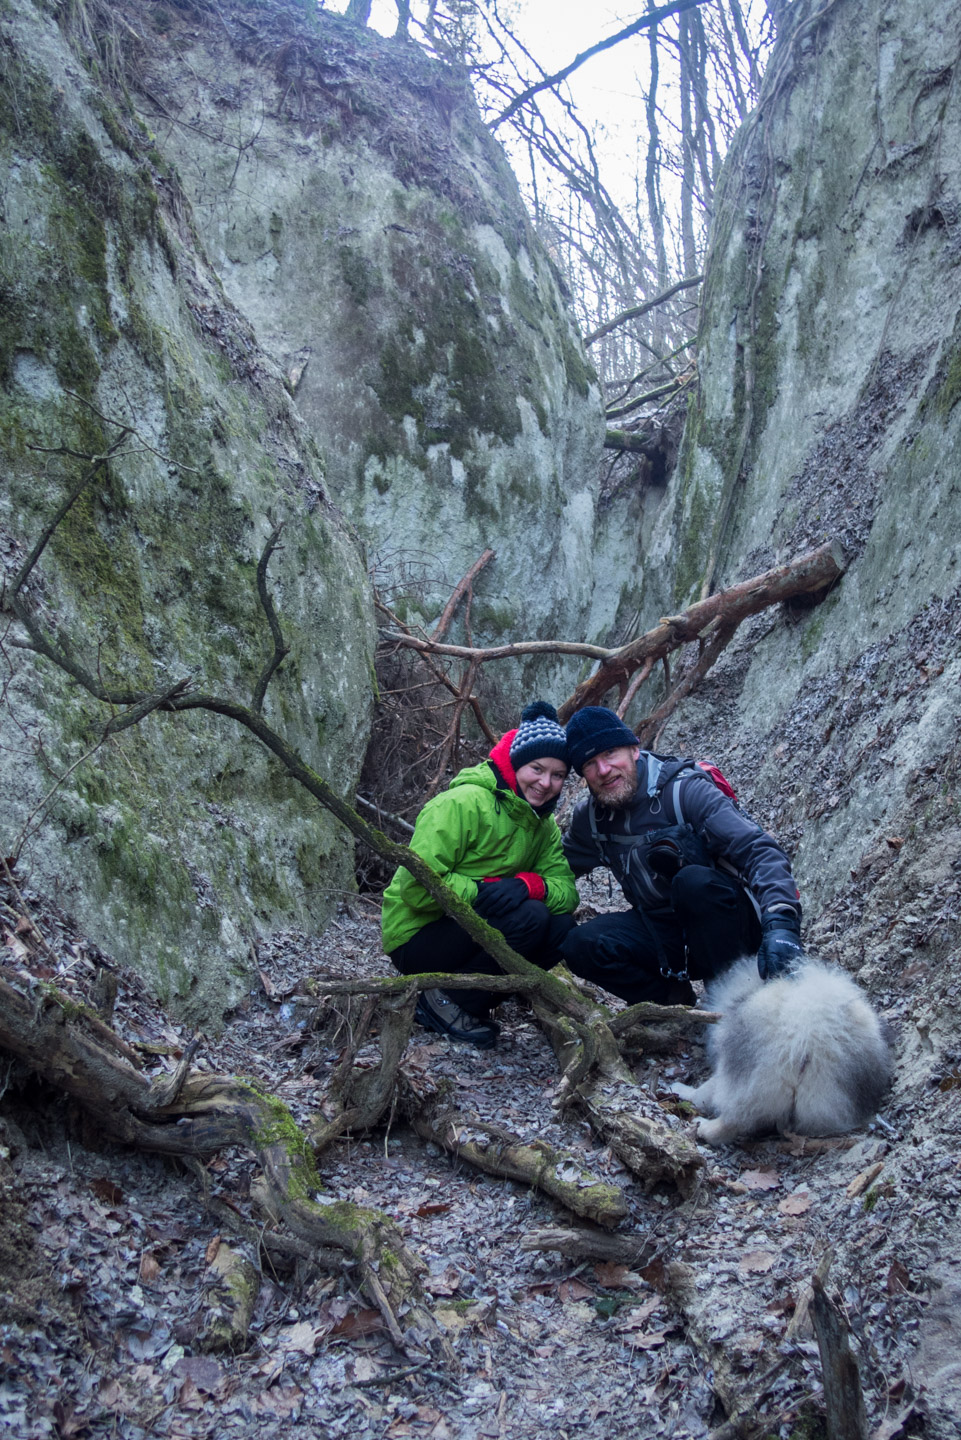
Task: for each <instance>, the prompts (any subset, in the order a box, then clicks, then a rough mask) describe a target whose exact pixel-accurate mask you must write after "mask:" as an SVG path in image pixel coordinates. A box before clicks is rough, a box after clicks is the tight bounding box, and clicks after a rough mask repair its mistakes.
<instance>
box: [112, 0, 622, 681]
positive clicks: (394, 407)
mask: <svg viewBox="0 0 961 1440" xmlns="http://www.w3.org/2000/svg"><path fill="white" fill-rule="evenodd" d="M114 8H115V9H117V10H118V11H119V12H120V13H121V14H122V15H123V17H124V19H125V20H126V22H127V25H128V27H129V30H130V32H131V33H136V34H137V35H139V36H141V37H142V38H141V41H140V43H139V46H136V47H134V46H132V47H131V48H132V49H135V50H136V52H137V57H136V64H134V65H132V66H131V77H132V79H131V83H132V85H133V86H134V93H135V96H136V100H137V104H138V107H139V108H140V109H141V111H142V113H143V115H144V117H145V119H146V120H147V123H148V124H149V125H150V128H151V129H152V130H153V131H155V133H156V136H157V144H158V147H159V148H160V149H161V151H162V152H163V154H164V155H165V157H167V158H168V159H169V160H170V161H171V162H172V163H173V164H175V166H176V168H177V171H178V174H179V175H180V176H181V178H182V180H183V184H184V186H185V188H186V190H187V192H188V194H189V196H190V199H191V205H192V212H193V215H194V217H195V220H196V224H197V226H198V229H199V232H200V234H201V237H202V239H203V243H204V246H205V248H206V250H207V252H208V254H209V256H210V258H211V260H212V262H213V264H214V266H215V268H216V269H217V272H218V274H219V276H220V278H221V280H222V282H223V285H224V288H225V290H226V292H227V294H228V295H229V296H230V297H231V299H232V300H233V301H234V303H235V304H236V305H237V306H238V308H239V309H241V310H242V311H243V313H244V314H245V315H246V316H247V317H248V318H249V319H250V321H251V322H252V324H253V326H254V329H255V331H256V333H257V336H258V338H259V340H260V341H261V342H262V343H263V345H264V346H265V348H266V349H267V350H268V351H269V353H270V354H271V355H273V356H274V358H275V359H276V360H277V362H278V364H279V365H281V366H282V367H283V369H284V370H285V372H286V374H287V377H288V383H289V386H290V388H291V390H292V391H293V392H294V393H295V395H296V401H297V407H298V410H299V412H300V414H302V415H303V417H304V419H305V420H306V422H307V424H308V425H309V426H310V428H311V430H312V432H313V434H314V436H315V437H316V439H317V441H318V444H319V445H320V446H321V448H322V451H323V453H324V456H325V459H326V463H327V474H328V479H329V482H330V485H331V488H332V491H333V493H334V495H335V497H336V499H337V501H338V503H339V504H340V505H341V506H342V507H343V508H344V510H345V512H346V513H347V514H348V515H349V516H350V518H351V520H352V521H353V523H354V524H355V525H356V526H357V528H358V530H359V532H360V533H361V534H362V535H363V537H364V539H365V540H366V542H367V545H368V553H369V560H370V564H371V568H372V570H373V573H374V576H375V579H376V581H377V583H378V585H379V586H380V587H382V588H383V590H384V591H385V593H386V595H387V596H388V598H389V599H390V600H391V602H392V604H393V606H394V607H395V608H396V609H397V610H398V612H399V613H400V614H401V616H402V617H408V616H412V615H421V616H423V617H424V618H427V619H429V618H436V616H437V614H438V613H439V610H440V607H441V605H442V604H443V602H444V601H445V600H446V599H447V597H448V595H449V594H450V591H451V589H452V588H453V586H454V585H455V584H456V582H457V581H458V580H459V579H460V577H461V576H462V575H463V574H464V573H465V572H466V571H467V569H468V568H469V566H470V565H471V564H472V563H473V561H474V560H476V559H477V557H478V556H479V555H480V554H481V552H482V551H483V550H484V549H485V548H486V547H487V546H492V547H493V548H494V549H495V550H496V554H497V558H496V562H495V564H494V565H493V566H491V567H490V568H489V569H488V570H487V571H486V572H485V573H484V575H483V576H482V577H481V578H480V580H479V581H478V583H477V586H476V597H475V601H474V605H473V610H472V623H473V632H474V636H475V638H476V639H477V641H478V642H479V643H493V642H497V641H501V640H504V639H515V638H517V636H518V635H525V636H530V637H542V636H545V637H546V636H553V635H562V636H580V635H581V634H583V633H584V629H585V625H586V624H587V623H588V619H589V615H590V605H591V597H592V575H593V568H594V567H593V563H592V544H593V539H594V515H595V508H596V482H597V473H598V465H599V460H600V454H601V450H600V445H601V439H602V435H603V420H602V416H601V408H600V397H599V393H598V389H597V386H596V383H595V377H594V374H593V372H592V370H591V369H590V367H589V365H588V364H587V362H586V361H585V358H584V352H583V349H582V347H581V343H580V339H579V337H578V335H577V333H576V331H575V329H574V328H573V325H572V322H571V320H570V318H569V316H568V314H567V311H566V309H565V302H564V296H563V294H562V291H561V287H560V284H559V280H558V276H557V274H556V272H555V270H554V268H553V266H552V264H551V262H550V260H549V259H548V257H547V255H546V253H545V251H544V249H543V247H542V246H541V245H540V244H539V242H538V240H537V238H536V236H535V235H534V234H533V232H532V229H531V226H530V223H529V221H528V219H527V216H526V213H525V210H524V207H523V204H522V201H521V198H520V194H519V192H518V187H517V183H516V181H515V179H514V176H513V174H512V173H511V171H510V169H509V167H508V165H507V163H506V160H505V158H504V155H503V153H502V151H501V149H500V147H499V145H497V144H496V143H495V142H494V141H493V140H492V139H491V137H490V135H489V134H488V132H487V130H486V129H485V127H484V126H483V125H482V123H481V121H480V117H479V115H478V112H477V108H476V104H475V102H474V99H473V96H472V94H471V91H470V88H469V85H468V83H467V79H466V76H465V75H462V74H460V73H459V72H457V71H456V70H453V69H451V68H448V67H445V66H442V65H440V64H439V63H437V62H436V61H433V60H431V59H429V58H428V57H427V56H426V55H425V54H424V53H423V52H422V51H421V50H420V49H419V48H418V47H417V46H415V45H413V44H410V43H408V42H405V41H401V40H387V39H384V38H383V37H381V36H379V35H377V34H375V33H374V32H372V31H369V30H366V29H364V28H363V27H361V26H358V25H356V24H351V23H350V22H348V21H346V20H342V19H341V18H340V17H338V16H336V15H330V14H327V13H325V12H323V11H316V12H313V13H312V14H309V15H305V14H304V7H303V6H299V5H296V4H292V3H275V4H271V5H269V6H264V5H260V4H255V3H253V0H249V3H246V4H235V5H233V6H231V7H230V8H229V10H227V11H223V10H221V9H220V8H216V9H215V8H214V7H210V8H209V9H208V7H207V6H204V5H193V6H189V7H182V8H179V9H173V8H168V10H167V12H166V19H165V22H164V27H163V30H162V33H158V30H157V26H156V23H155V21H154V18H153V17H154V16H155V14H156V7H155V6H153V5H148V4H145V3H143V0H124V3H123V4H121V5H120V6H117V7H114ZM561 677H563V678H561ZM572 678H573V675H572V671H571V667H570V666H569V665H568V666H567V667H566V670H564V669H563V668H561V669H560V670H559V672H558V677H557V678H556V682H555V679H554V677H551V676H549V675H545V674H544V668H543V666H542V667H541V671H540V683H541V684H545V685H547V686H550V685H551V684H552V683H556V685H557V686H558V687H560V688H561V689H562V688H563V686H565V685H567V686H568V688H569V686H570V682H571V680H572ZM516 683H517V682H516V677H515V686H516ZM520 688H521V689H522V688H523V687H520Z"/></svg>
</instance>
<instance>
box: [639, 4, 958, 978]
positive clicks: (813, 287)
mask: <svg viewBox="0 0 961 1440" xmlns="http://www.w3.org/2000/svg"><path fill="white" fill-rule="evenodd" d="M784 14H785V20H784V28H783V32H782V34H781V36H780V38H779V42H778V46H777V49H776V51H775V54H774V58H773V60H772V62H771V65H770V67H769V70H768V73H767V76H766V79H765V83H764V90H763V96H762V101H761V105H760V108H759V110H758V112H757V114H756V115H755V116H754V117H753V118H752V119H751V121H750V123H749V124H748V125H747V126H746V127H745V128H744V130H743V131H742V133H741V134H740V136H739V139H738V142H737V144H736V145H735V147H734V149H733V151H732V154H731V155H730V157H729V160H728V162H727V166H726V170H725V173H724V179H723V184H722V187H721V190H720V193H719V195H718V199H717V218H716V223H715V227H714V232H713V236H712V241H711V251H710V257H709V263H708V268H707V281H706V285H705V304H704V322H703V329H702V334H701V342H700V353H699V389H698V392H697V397H696V400H695V402H694V404H693V405H692V408H691V411H690V415H689V420H688V425H687V430H686V434H685V439H684V443H683V448H682V454H681V458H680V463H679V468H678V471H677V473H676V474H675V476H674V478H673V480H672V484H671V491H670V496H669V500H668V503H667V504H666V505H665V507H664V509H663V510H662V512H661V515H660V517H659V521H658V526H657V530H656V534H655V537H654V541H653V543H652V546H651V550H650V552H649V554H648V557H647V558H648V572H647V576H646V583H647V587H648V588H647V595H648V602H649V607H650V610H651V613H654V614H657V613H659V610H660V609H667V608H669V607H675V606H677V605H679V604H682V603H684V602H686V601H687V600H689V599H690V598H691V597H692V596H695V595H696V594H697V592H698V590H699V587H700V585H701V584H702V582H703V580H704V579H705V578H707V579H708V580H709V581H713V582H714V583H717V584H721V583H727V582H730V581H731V580H733V579H735V578H743V577H744V576H746V575H750V574H752V573H755V572H757V571H758V570H760V569H763V568H765V567H766V566H767V565H769V564H773V563H775V562H776V561H777V560H779V559H786V558H789V557H791V556H793V555H796V554H798V553H800V552H801V551H803V550H805V549H807V548H810V547H811V546H813V545H814V544H816V543H818V542H820V541H821V540H822V539H824V538H827V537H836V538H838V539H839V540H841V542H842V543H843V545H844V547H845V549H846V551H847V554H848V560H849V568H848V571H847V573H846V575H845V576H844V578H843V580H842V582H841V583H840V584H839V585H838V586H837V588H836V589H835V591H834V592H833V593H832V594H831V595H830V596H829V597H828V599H827V601H826V602H825V603H824V604H823V605H822V606H821V607H819V608H817V609H814V610H809V611H802V610H795V611H793V612H792V613H790V614H788V613H785V614H782V615H780V616H778V617H777V618H774V617H772V616H768V617H766V618H762V619H759V620H758V621H757V622H755V624H754V625H753V627H752V629H751V630H750V632H749V633H748V634H746V635H745V636H743V637H741V639H740V640H739V642H738V643H737V644H736V645H735V646H734V647H732V649H731V650H730V651H729V652H728V654H727V656H726V657H725V659H724V661H723V663H722V664H721V665H720V666H719V667H718V670H717V673H716V675H715V678H714V680H713V681H712V683H711V684H710V685H709V686H708V687H706V689H705V690H704V691H703V693H702V695H701V697H700V698H699V699H698V700H697V701H696V702H695V703H692V704H689V705H688V707H687V709H686V711H685V713H684V714H683V715H682V716H681V717H679V719H678V721H677V723H676V725H675V726H674V728H673V730H672V732H671V733H670V734H669V736H668V738H667V740H666V741H665V743H666V744H670V745H673V746H677V745H680V746H682V747H687V746H690V747H692V748H703V749H717V748H718V739H719V737H721V744H722V745H723V746H724V758H725V760H726V762H727V763H728V764H729V765H731V766H732V767H733V769H734V770H735V772H736V773H737V777H738V778H739V780H740V782H741V784H742V786H743V787H744V789H745V798H746V799H747V800H748V801H749V802H750V805H751V808H752V810H753V811H754V813H755V814H757V816H758V818H759V819H761V820H763V821H766V822H768V823H769V824H771V825H772V826H773V827H774V828H775V829H776V830H777V832H778V833H779V834H780V835H781V836H782V837H783V838H784V839H785V841H786V842H787V843H788V845H789V846H790V847H791V848H792V849H795V848H796V853H797V872H798V875H799V878H800V882H801V888H802V892H803V898H804V901H805V904H806V906H807V907H808V913H809V915H811V916H814V915H817V914H819V913H821V914H822V915H826V914H831V915H833V921H832V923H836V922H837V919H838V915H839V914H840V913H843V914H844V916H845V918H846V920H847V921H850V920H851V919H852V918H853V919H854V920H856V921H858V924H859V925H860V926H861V930H856V931H855V932H854V937H853V938H851V939H850V940H849V942H848V943H849V948H850V955H849V958H853V959H854V961H855V962H856V961H857V957H858V953H859V950H858V946H859V943H860V942H859V941H858V939H857V936H858V935H859V934H861V936H862V939H863V935H864V934H866V933H867V932H868V929H869V928H870V927H872V926H873V927H874V928H875V929H877V927H880V929H879V931H878V933H881V932H882V931H884V932H886V933H887V935H888V936H889V937H890V940H889V944H890V945H892V946H898V945H900V946H902V947H903V948H904V953H913V948H915V947H917V946H918V945H920V946H921V947H922V949H923V950H924V955H923V956H922V957H921V958H934V957H936V956H937V955H945V954H947V953H948V950H949V949H950V946H951V943H952V942H951V940H950V936H951V934H952V933H954V934H955V935H956V931H952V929H951V927H950V926H947V927H946V926H945V924H944V923H943V921H944V916H946V915H947V914H948V911H944V914H943V915H942V918H941V921H940V922H939V921H938V920H937V916H938V915H940V914H941V912H942V910H943V905H942V904H941V902H940V901H936V899H935V898H933V896H934V891H933V890H932V888H931V887H932V885H934V884H935V882H936V881H938V877H939V876H940V880H941V881H943V882H944V884H945V885H947V886H949V887H950V885H951V884H952V883H953V884H954V891H951V892H950V893H955V892H956V890H957V883H956V872H957V868H958V864H959V860H961V831H959V827H958V819H957V809H958V785H959V755H958V721H959V714H961V687H959V680H961V656H959V643H958V637H959V626H961V566H959V563H958V562H959V556H961V479H959V476H961V405H959V403H958V402H959V400H961V182H959V176H961V84H959V76H958V55H959V51H961V13H959V11H958V9H957V6H955V5H953V4H950V3H948V0H935V3H934V4H933V5H931V6H927V7H924V8H919V7H916V6H904V5H900V4H894V3H887V0H833V3H829V4H828V5H819V4H809V3H807V0H800V3H797V4H794V5H792V6H790V7H787V9H786V10H785V12H784ZM952 864H953V865H954V867H955V876H954V879H953V880H952ZM891 867H893V869H892V868H891ZM889 872H890V873H889ZM882 874H884V875H886V877H887V878H886V879H885V880H884V883H883V885H881V884H880V876H881V875H882ZM926 874H929V875H930V876H931V877H933V878H932V879H931V880H930V881H928V880H925V878H924V877H925V875H926ZM869 876H870V879H868V877H869ZM896 876H901V877H903V880H902V881H897V880H896ZM875 880H877V881H878V886H877V887H875ZM938 883H940V882H938ZM899 886H901V888H898V887H899ZM925 896H926V897H927V898H924V897H925ZM825 907H827V908H825ZM832 907H833V908H832ZM925 907H927V908H929V909H930V911H931V915H930V917H929V919H930V922H931V923H927V922H925V921H922V919H921V915H922V911H923V910H924V908H925ZM902 908H903V909H904V912H905V914H906V920H905V921H904V922H902V921H901V920H900V919H899V912H900V911H901V909H902ZM949 909H950V906H949ZM908 922H913V926H912V924H911V923H908ZM919 937H921V938H920V939H919ZM954 943H956V942H954ZM927 946H930V947H931V948H928V949H925V947H927ZM861 953H863V951H862V952H861Z"/></svg>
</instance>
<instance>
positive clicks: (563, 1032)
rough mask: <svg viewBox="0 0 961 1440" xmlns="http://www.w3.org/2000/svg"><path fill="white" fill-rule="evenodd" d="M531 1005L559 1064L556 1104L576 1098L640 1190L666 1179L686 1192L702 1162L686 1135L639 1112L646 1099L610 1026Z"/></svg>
mask: <svg viewBox="0 0 961 1440" xmlns="http://www.w3.org/2000/svg"><path fill="white" fill-rule="evenodd" d="M652 1008H656V1007H652ZM677 1008H678V1007H676V1006H667V1007H664V1010H665V1018H667V1019H673V1018H674V1014H675V1012H676V1010H677ZM534 1009H535V1011H536V1012H537V1015H538V1018H539V1019H540V1021H541V1023H542V1024H543V1025H544V1027H545V1029H546V1030H547V1032H548V1034H549V1036H550V1038H551V1043H552V1045H553V1046H554V1051H555V1054H556V1055H557V1057H558V1060H559V1061H560V1064H561V1070H562V1078H561V1085H560V1089H559V1095H558V1101H557V1102H556V1103H558V1104H560V1105H565V1104H568V1103H570V1101H572V1100H574V1101H576V1102H577V1104H578V1105H580V1106H581V1108H582V1109H583V1110H584V1111H585V1112H586V1114H587V1116H588V1119H589V1120H590V1123H591V1128H592V1129H593V1131H594V1133H595V1135H597V1136H598V1137H599V1138H600V1139H602V1140H604V1141H606V1142H607V1144H609V1145H610V1147H611V1149H612V1150H613V1151H614V1153H615V1155H617V1156H618V1158H619V1159H620V1160H621V1161H622V1162H623V1163H624V1164H625V1165H626V1166H627V1167H628V1169H629V1170H630V1171H631V1172H632V1173H633V1174H634V1175H636V1176H637V1178H638V1179H639V1180H640V1182H641V1184H642V1185H643V1186H644V1188H645V1190H652V1189H653V1188H654V1186H655V1185H657V1184H659V1183H660V1182H661V1181H669V1182H670V1183H671V1184H674V1185H676V1186H677V1188H678V1190H680V1192H681V1194H682V1195H685V1196H686V1195H689V1194H690V1193H691V1191H692V1190H693V1189H694V1187H695V1185H696V1183H697V1179H698V1174H699V1172H700V1170H701V1169H702V1168H703V1165H704V1161H703V1159H702V1158H701V1155H700V1153H699V1151H698V1150H697V1147H696V1146H695V1145H693V1144H692V1143H691V1141H690V1140H688V1139H686V1138H685V1136H683V1135H682V1134H680V1133H679V1132H677V1131H674V1130H671V1129H670V1128H669V1127H668V1126H667V1125H666V1124H661V1123H659V1122H658V1121H656V1120H649V1119H647V1118H646V1117H645V1116H644V1115H643V1114H642V1113H640V1112H641V1109H642V1104H643V1103H644V1102H645V1101H646V1098H647V1097H646V1096H642V1093H641V1090H640V1087H639V1086H638V1085H637V1083H636V1081H635V1080H634V1077H633V1075H632V1074H631V1071H630V1069H629V1068H628V1066H627V1065H626V1063H625V1061H624V1058H623V1056H622V1055H621V1052H620V1049H619V1046H618V1043H617V1040H616V1038H615V1036H614V1035H613V1034H612V1033H611V1029H610V1026H609V1025H608V1024H607V1023H605V1022H604V1021H602V1020H601V1019H600V1016H598V1017H597V1018H595V1019H593V1021H592V1022H589V1023H586V1024H585V1023H580V1024H579V1023H577V1022H571V1021H570V1020H568V1019H567V1018H566V1017H564V1016H558V1015H557V1014H556V1012H554V1011H552V1010H551V1009H550V1008H549V1007H548V1006H546V1005H545V1004H544V1003H543V1001H542V1000H540V999H535V1001H534ZM597 1009H598V1011H600V1007H597Z"/></svg>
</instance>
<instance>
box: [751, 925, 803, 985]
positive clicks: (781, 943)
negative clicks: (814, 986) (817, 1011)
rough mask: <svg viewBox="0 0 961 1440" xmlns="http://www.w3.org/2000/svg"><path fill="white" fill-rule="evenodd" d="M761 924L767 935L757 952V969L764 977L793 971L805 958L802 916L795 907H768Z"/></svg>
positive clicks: (772, 977)
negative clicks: (780, 908) (788, 908)
mask: <svg viewBox="0 0 961 1440" xmlns="http://www.w3.org/2000/svg"><path fill="white" fill-rule="evenodd" d="M761 926H762V928H763V930H764V938H763V940H762V941H761V948H760V950H759V951H758V952H757V973H758V974H759V975H760V977H761V979H762V980H775V979H777V978H778V977H779V976H781V975H793V973H794V971H795V970H797V968H798V967H799V965H800V964H801V961H802V960H803V959H804V946H803V945H802V944H801V919H800V916H798V915H795V914H794V912H793V911H791V910H768V911H767V912H766V913H765V914H764V915H762V917H761Z"/></svg>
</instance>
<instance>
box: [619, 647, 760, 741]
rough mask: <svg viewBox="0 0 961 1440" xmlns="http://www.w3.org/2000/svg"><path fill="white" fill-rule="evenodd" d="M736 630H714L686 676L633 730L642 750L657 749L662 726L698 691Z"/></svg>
mask: <svg viewBox="0 0 961 1440" xmlns="http://www.w3.org/2000/svg"><path fill="white" fill-rule="evenodd" d="M736 629H737V627H736V625H728V626H723V627H721V628H719V629H717V630H716V631H715V632H714V634H713V635H712V636H711V637H710V639H709V640H708V642H707V644H706V645H705V646H704V649H703V650H702V651H701V654H700V655H699V656H698V659H697V661H696V663H695V664H694V665H692V666H691V668H690V670H689V671H688V672H687V674H686V675H684V676H682V677H681V679H680V680H679V681H678V682H677V684H676V685H675V686H674V687H673V689H671V690H669V691H668V693H667V695H666V696H665V697H664V699H663V700H662V701H661V703H660V705H658V707H657V709H656V710H654V711H652V713H651V714H650V715H648V716H647V717H646V719H644V720H642V721H641V722H640V723H639V724H637V725H635V727H634V730H635V733H636V735H637V738H638V740H639V742H640V744H641V745H643V746H644V747H645V749H653V750H656V749H657V744H658V740H659V738H660V736H661V733H662V731H663V729H664V726H665V725H666V724H667V722H668V720H669V719H670V717H671V716H672V715H673V714H674V711H675V710H676V709H677V707H678V705H680V703H681V701H682V700H683V699H685V698H686V696H688V695H690V694H691V692H692V691H693V690H696V689H697V686H698V685H699V684H700V682H701V681H702V680H703V679H704V676H705V675H706V674H707V672H708V671H709V670H710V668H711V666H712V665H713V664H714V662H715V660H716V659H717V658H718V656H719V655H720V654H721V651H722V650H725V649H726V648H727V646H728V645H729V644H730V643H731V641H732V640H733V639H734V632H735V630H736Z"/></svg>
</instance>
